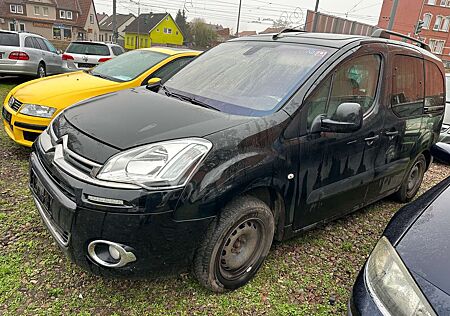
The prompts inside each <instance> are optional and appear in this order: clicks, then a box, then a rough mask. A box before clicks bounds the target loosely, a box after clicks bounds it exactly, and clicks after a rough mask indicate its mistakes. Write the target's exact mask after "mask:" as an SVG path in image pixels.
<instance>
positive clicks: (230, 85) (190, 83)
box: [167, 41, 332, 116]
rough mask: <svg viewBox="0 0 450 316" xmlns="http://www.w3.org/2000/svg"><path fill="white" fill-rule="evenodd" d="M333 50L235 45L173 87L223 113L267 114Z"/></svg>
mask: <svg viewBox="0 0 450 316" xmlns="http://www.w3.org/2000/svg"><path fill="white" fill-rule="evenodd" d="M331 51H332V49H331V48H325V47H323V48H322V47H320V48H318V47H312V46H307V45H298V44H289V43H270V42H253V41H240V42H229V43H225V44H221V45H220V46H218V47H216V48H214V50H213V52H212V53H211V51H210V52H206V53H204V54H203V55H202V56H200V57H199V58H197V59H195V60H194V61H192V63H190V64H189V65H187V66H186V67H184V68H183V69H182V70H181V71H180V72H178V73H177V74H176V75H174V76H173V77H172V78H171V79H170V80H169V81H167V87H168V89H172V90H175V91H177V92H178V93H183V94H187V95H191V96H192V97H194V98H198V99H201V101H202V102H205V103H208V104H209V105H211V106H213V107H216V108H217V109H219V110H220V111H223V112H227V113H231V114H240V115H250V116H261V115H267V114H269V113H271V112H273V111H275V110H277V109H278V108H279V107H280V106H281V105H283V103H284V102H285V101H286V100H287V98H289V96H290V95H291V94H292V93H293V92H294V91H295V90H296V89H297V88H298V87H299V86H300V85H301V84H302V82H303V81H304V80H305V79H306V78H308V75H309V74H310V72H311V71H312V70H313V69H314V68H315V67H316V65H317V64H319V63H321V62H322V60H323V59H324V58H325V57H326V56H328V55H329V52H331ZM255 78H258V80H255Z"/></svg>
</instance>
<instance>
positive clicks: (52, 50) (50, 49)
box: [44, 39, 57, 54]
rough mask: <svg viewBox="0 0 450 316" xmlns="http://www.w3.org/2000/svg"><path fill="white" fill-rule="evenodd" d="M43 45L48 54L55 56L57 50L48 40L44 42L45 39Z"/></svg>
mask: <svg viewBox="0 0 450 316" xmlns="http://www.w3.org/2000/svg"><path fill="white" fill-rule="evenodd" d="M44 43H45V45H46V46H47V49H48V50H49V51H50V52H52V53H55V54H56V52H57V49H56V48H55V46H53V44H52V43H50V42H49V41H48V40H46V39H45V40H44Z"/></svg>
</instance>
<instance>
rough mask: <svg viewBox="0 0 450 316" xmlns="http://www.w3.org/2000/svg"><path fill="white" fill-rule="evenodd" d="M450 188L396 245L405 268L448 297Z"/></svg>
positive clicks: (449, 277)
mask: <svg viewBox="0 0 450 316" xmlns="http://www.w3.org/2000/svg"><path fill="white" fill-rule="evenodd" d="M449 205H450V187H449V186H447V188H446V189H445V190H444V191H443V192H442V194H440V195H439V196H438V197H437V198H436V199H435V200H434V201H433V202H432V203H431V204H430V205H429V206H428V207H427V208H426V209H425V211H424V212H423V213H422V215H421V216H420V217H419V218H418V219H417V220H416V222H415V223H414V224H413V225H412V226H411V228H410V229H409V230H408V231H407V232H406V234H405V235H404V236H403V238H402V239H401V240H400V241H399V243H398V244H397V245H396V250H397V252H398V253H399V255H400V257H401V258H402V260H403V261H404V263H405V265H406V266H407V267H408V269H409V270H410V271H411V272H412V273H413V274H414V275H418V276H420V277H421V278H423V279H424V280H426V281H427V282H429V283H431V284H433V285H434V286H436V287H438V288H439V289H440V290H441V291H443V292H445V293H446V294H447V295H450V265H449V262H450V229H449V227H450V212H449Z"/></svg>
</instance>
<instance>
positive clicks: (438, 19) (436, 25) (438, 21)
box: [433, 15, 442, 31]
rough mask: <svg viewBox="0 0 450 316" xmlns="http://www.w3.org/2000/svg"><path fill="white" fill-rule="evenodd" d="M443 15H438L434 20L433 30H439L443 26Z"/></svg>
mask: <svg viewBox="0 0 450 316" xmlns="http://www.w3.org/2000/svg"><path fill="white" fill-rule="evenodd" d="M441 24H442V16H440V15H438V16H436V21H435V22H434V26H433V30H434V31H438V30H439V29H440V28H441Z"/></svg>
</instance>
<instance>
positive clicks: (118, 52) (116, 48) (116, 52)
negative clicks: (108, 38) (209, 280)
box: [111, 46, 124, 56]
mask: <svg viewBox="0 0 450 316" xmlns="http://www.w3.org/2000/svg"><path fill="white" fill-rule="evenodd" d="M111 49H112V51H113V54H114V55H115V56H119V55H122V54H123V53H124V51H123V48H122V47H119V46H113V47H111Z"/></svg>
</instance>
